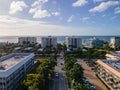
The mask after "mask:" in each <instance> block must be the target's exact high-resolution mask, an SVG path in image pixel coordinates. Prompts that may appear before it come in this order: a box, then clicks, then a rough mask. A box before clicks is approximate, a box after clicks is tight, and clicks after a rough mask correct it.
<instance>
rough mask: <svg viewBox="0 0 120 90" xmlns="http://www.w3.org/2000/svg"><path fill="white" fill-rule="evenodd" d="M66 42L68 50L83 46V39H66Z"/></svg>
mask: <svg viewBox="0 0 120 90" xmlns="http://www.w3.org/2000/svg"><path fill="white" fill-rule="evenodd" d="M65 42H66V46H67V48H68V49H77V48H80V47H81V45H82V39H81V38H79V37H74V36H72V37H66V38H65Z"/></svg>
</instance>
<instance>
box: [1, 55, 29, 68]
mask: <svg viewBox="0 0 120 90" xmlns="http://www.w3.org/2000/svg"><path fill="white" fill-rule="evenodd" d="M25 57H27V55H16V54H13V55H12V56H9V57H8V58H7V57H6V59H4V60H2V61H0V70H8V69H9V68H11V67H12V66H14V65H16V64H18V63H19V62H20V61H22V60H24V58H25Z"/></svg>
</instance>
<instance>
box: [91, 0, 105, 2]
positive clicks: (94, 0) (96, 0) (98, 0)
mask: <svg viewBox="0 0 120 90" xmlns="http://www.w3.org/2000/svg"><path fill="white" fill-rule="evenodd" d="M102 1H104V0H93V2H94V3H96V2H102Z"/></svg>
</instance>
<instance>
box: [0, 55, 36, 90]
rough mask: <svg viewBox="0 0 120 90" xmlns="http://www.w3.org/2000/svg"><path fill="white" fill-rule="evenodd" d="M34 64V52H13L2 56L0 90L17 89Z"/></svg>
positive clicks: (0, 61)
mask: <svg viewBox="0 0 120 90" xmlns="http://www.w3.org/2000/svg"><path fill="white" fill-rule="evenodd" d="M33 65H34V54H33V53H13V54H10V55H7V56H3V57H1V58H0V90H15V89H16V88H17V87H18V85H19V84H20V82H21V80H22V78H23V77H24V76H25V74H26V73H28V72H29V71H30V70H31V69H32V67H33Z"/></svg>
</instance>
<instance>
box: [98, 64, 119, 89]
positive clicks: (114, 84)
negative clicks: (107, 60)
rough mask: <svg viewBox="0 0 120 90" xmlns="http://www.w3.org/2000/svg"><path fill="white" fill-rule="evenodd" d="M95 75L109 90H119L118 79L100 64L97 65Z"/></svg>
mask: <svg viewBox="0 0 120 90" xmlns="http://www.w3.org/2000/svg"><path fill="white" fill-rule="evenodd" d="M97 75H98V76H99V77H100V78H101V80H102V81H103V82H104V83H105V84H106V85H107V86H108V87H109V88H110V89H111V90H120V78H119V77H117V76H116V75H115V74H113V73H112V72H111V71H109V70H108V69H106V68H105V67H104V66H102V65H100V64H98V65H97Z"/></svg>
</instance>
